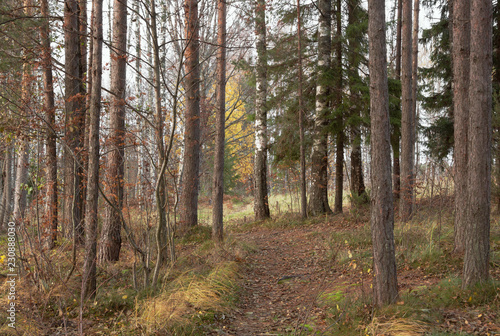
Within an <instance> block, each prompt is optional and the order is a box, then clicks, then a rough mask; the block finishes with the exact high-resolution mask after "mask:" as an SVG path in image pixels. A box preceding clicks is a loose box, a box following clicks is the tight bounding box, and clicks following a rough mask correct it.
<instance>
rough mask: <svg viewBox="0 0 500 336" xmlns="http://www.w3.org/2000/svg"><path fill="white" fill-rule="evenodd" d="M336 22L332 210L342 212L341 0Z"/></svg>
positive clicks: (337, 8) (338, 0) (338, 5)
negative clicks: (333, 187) (333, 198)
mask: <svg viewBox="0 0 500 336" xmlns="http://www.w3.org/2000/svg"><path fill="white" fill-rule="evenodd" d="M335 19H336V20H335V21H336V24H337V28H336V32H335V58H336V60H335V68H336V69H335V73H336V74H335V76H336V78H335V81H336V83H335V86H336V88H335V107H336V108H337V117H336V122H337V128H338V130H337V132H338V133H337V143H336V148H337V151H336V153H335V202H334V205H333V212H335V213H341V212H342V201H343V198H344V142H345V141H344V138H345V136H344V116H343V115H342V109H341V108H340V107H341V105H342V90H343V87H342V1H341V0H337V6H336V10H335Z"/></svg>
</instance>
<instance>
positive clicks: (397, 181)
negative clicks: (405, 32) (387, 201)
mask: <svg viewBox="0 0 500 336" xmlns="http://www.w3.org/2000/svg"><path fill="white" fill-rule="evenodd" d="M397 1H398V22H397V26H396V79H397V80H399V81H401V33H402V27H403V25H402V21H403V0H397ZM391 136H392V137H393V139H391V144H392V153H393V156H392V160H393V167H392V175H393V191H394V198H395V199H399V198H400V196H401V195H400V193H401V177H400V175H401V169H400V165H399V154H400V152H399V149H400V147H399V140H400V137H401V127H400V126H397V125H395V126H394V129H393V133H392V135H391Z"/></svg>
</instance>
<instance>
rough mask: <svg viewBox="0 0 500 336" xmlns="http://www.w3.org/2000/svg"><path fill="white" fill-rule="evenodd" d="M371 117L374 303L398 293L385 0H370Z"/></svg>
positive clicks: (387, 300)
mask: <svg viewBox="0 0 500 336" xmlns="http://www.w3.org/2000/svg"><path fill="white" fill-rule="evenodd" d="M368 16H369V21H368V35H369V44H370V47H369V55H370V62H369V70H370V118H371V140H370V142H371V151H372V155H371V179H372V200H371V203H372V204H371V228H372V241H373V268H374V280H373V297H374V300H373V302H374V304H375V305H377V306H382V305H385V304H390V303H393V302H394V301H395V300H396V299H397V297H398V286H397V277H396V258H395V248H394V232H393V228H394V210H393V195H392V181H391V147H390V132H389V93H388V84H387V60H386V57H387V56H386V55H387V52H386V38H385V3H384V0H369V1H368Z"/></svg>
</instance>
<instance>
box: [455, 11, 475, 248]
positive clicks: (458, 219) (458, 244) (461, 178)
mask: <svg viewBox="0 0 500 336" xmlns="http://www.w3.org/2000/svg"><path fill="white" fill-rule="evenodd" d="M452 24H453V43H452V48H453V49H452V57H453V128H454V130H453V131H454V139H455V146H454V150H453V158H454V160H455V163H454V172H455V176H454V180H455V252H456V253H459V254H463V252H464V247H465V227H466V218H467V217H466V212H467V208H468V206H467V205H468V201H467V160H468V151H467V142H468V123H469V69H470V60H469V56H470V34H471V33H470V1H455V5H454V8H453V18H452Z"/></svg>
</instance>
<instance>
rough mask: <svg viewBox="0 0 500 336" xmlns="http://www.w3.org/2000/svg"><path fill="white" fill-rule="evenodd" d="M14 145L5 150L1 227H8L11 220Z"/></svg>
mask: <svg viewBox="0 0 500 336" xmlns="http://www.w3.org/2000/svg"><path fill="white" fill-rule="evenodd" d="M11 152H12V144H8V145H7V146H6V149H5V153H4V155H5V159H4V162H3V171H2V177H3V191H2V206H1V207H0V225H2V226H3V227H4V228H6V227H7V222H8V221H9V218H10V211H11V197H12V184H11V180H12V169H11V168H12V167H11V166H12V153H11Z"/></svg>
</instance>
